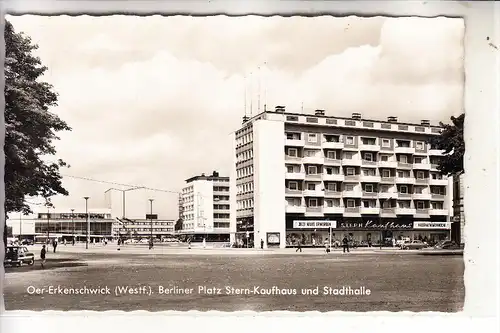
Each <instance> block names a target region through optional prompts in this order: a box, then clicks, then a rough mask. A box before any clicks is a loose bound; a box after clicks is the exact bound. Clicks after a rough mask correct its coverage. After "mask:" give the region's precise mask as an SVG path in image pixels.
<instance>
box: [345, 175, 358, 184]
mask: <svg viewBox="0 0 500 333" xmlns="http://www.w3.org/2000/svg"><path fill="white" fill-rule="evenodd" d="M359 178H360V176H359V175H348V176H344V181H345V182H351V183H352V182H356V183H357V182H359Z"/></svg>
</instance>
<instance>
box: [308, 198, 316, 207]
mask: <svg viewBox="0 0 500 333" xmlns="http://www.w3.org/2000/svg"><path fill="white" fill-rule="evenodd" d="M309 207H318V199H313V198H311V199H309Z"/></svg>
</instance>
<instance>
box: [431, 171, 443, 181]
mask: <svg viewBox="0 0 500 333" xmlns="http://www.w3.org/2000/svg"><path fill="white" fill-rule="evenodd" d="M432 179H436V180H439V179H443V176H442V175H441V174H439V173H433V174H432Z"/></svg>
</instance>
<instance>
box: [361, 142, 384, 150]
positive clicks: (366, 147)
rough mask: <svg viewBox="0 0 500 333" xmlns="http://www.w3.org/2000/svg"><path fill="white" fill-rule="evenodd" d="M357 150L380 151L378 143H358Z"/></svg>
mask: <svg viewBox="0 0 500 333" xmlns="http://www.w3.org/2000/svg"><path fill="white" fill-rule="evenodd" d="M359 150H365V151H380V146H379V145H368V144H363V143H362V144H360V145H359Z"/></svg>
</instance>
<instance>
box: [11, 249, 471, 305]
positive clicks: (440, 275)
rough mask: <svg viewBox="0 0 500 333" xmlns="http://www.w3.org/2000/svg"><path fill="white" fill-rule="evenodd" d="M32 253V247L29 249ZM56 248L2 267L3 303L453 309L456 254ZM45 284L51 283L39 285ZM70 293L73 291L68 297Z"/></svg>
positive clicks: (458, 272) (459, 296) (460, 291)
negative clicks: (26, 262) (43, 256)
mask: <svg viewBox="0 0 500 333" xmlns="http://www.w3.org/2000/svg"><path fill="white" fill-rule="evenodd" d="M31 249H32V250H33V252H35V254H36V256H37V257H38V256H39V246H34V247H31ZM303 251H304V252H302V253H295V250H294V249H283V250H256V249H211V248H207V249H202V248H193V249H187V248H185V247H182V246H177V247H174V246H168V247H167V246H157V247H155V248H154V249H153V250H148V248H147V246H138V245H127V246H124V247H122V248H121V249H120V251H117V247H116V245H108V246H106V247H104V246H101V245H94V246H91V248H90V249H88V250H85V248H84V247H83V245H81V244H79V245H77V246H74V247H73V246H71V245H67V246H64V245H61V246H59V248H58V251H57V253H55V254H54V253H52V252H49V253H48V262H47V264H46V268H45V269H42V268H41V267H40V263H39V262H38V261H37V262H36V264H35V266H24V267H20V268H6V274H5V288H4V294H5V306H6V309H7V310H38V311H40V310H64V311H68V310H94V311H106V310H124V311H133V310H147V311H166V310H178V311H189V310H199V311H209V310H218V311H239V310H241V311H243V310H251V311H271V310H288V311H338V310H340V311H446V312H450V311H451V312H455V311H460V310H461V309H462V307H463V301H464V282H463V273H464V263H463V257H461V256H422V255H417V254H416V253H414V252H411V251H410V252H407V251H399V252H398V251H395V250H389V249H384V250H379V249H359V250H354V251H352V252H351V253H349V254H343V253H342V251H341V250H335V251H333V252H332V253H329V254H326V253H324V251H323V250H322V249H304V250H303ZM49 286H52V287H51V288H49ZM75 293H79V294H75Z"/></svg>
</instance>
